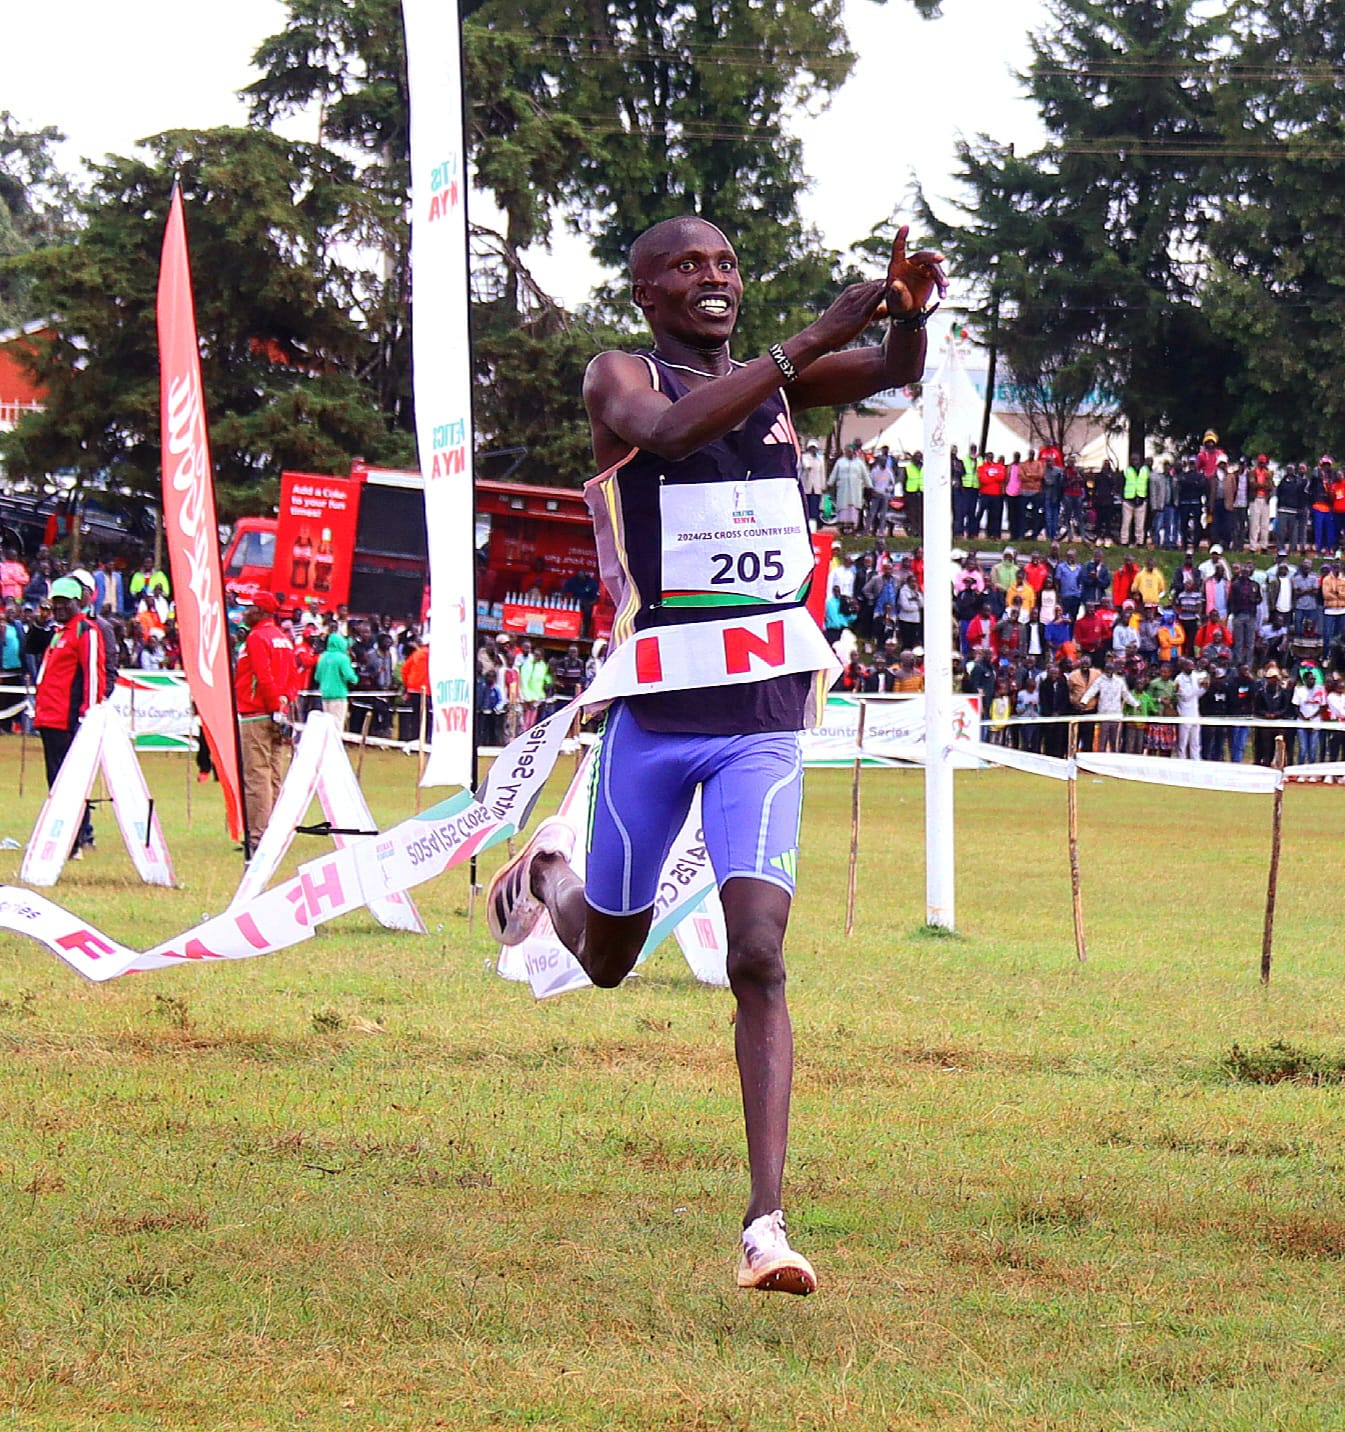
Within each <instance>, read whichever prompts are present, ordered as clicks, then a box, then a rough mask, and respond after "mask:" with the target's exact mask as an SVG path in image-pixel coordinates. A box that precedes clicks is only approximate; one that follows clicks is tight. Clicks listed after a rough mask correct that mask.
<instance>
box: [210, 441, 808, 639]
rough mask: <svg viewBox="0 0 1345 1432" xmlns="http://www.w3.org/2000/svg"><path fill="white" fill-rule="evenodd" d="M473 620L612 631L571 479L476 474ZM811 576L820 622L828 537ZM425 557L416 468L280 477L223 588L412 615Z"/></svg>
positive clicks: (534, 630) (568, 635) (487, 628)
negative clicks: (560, 483)
mask: <svg viewBox="0 0 1345 1432" xmlns="http://www.w3.org/2000/svg"><path fill="white" fill-rule="evenodd" d="M473 545H474V547H475V549H476V562H477V568H476V595H477V602H476V624H477V629H478V630H479V631H483V632H499V631H507V632H510V633H512V634H514V635H516V636H529V637H533V638H540V639H541V640H543V641H553V642H570V641H580V640H589V641H591V640H594V639H595V638H597V637H607V636H610V634H611V630H612V617H613V610H612V604H611V602H610V600H609V599H608V596H607V593H606V592H605V591H602V590H601V587H600V584H599V581H598V557H597V551H596V549H595V547H594V544H593V524H592V522H591V520H590V518H589V514H588V509H587V507H585V505H584V495H583V493H582V492H578V491H576V490H575V489H574V488H570V487H535V486H533V485H532V484H531V483H522V482H497V481H493V480H491V479H489V478H479V479H478V480H477V484H476V532H475V536H474V539H473ZM813 550H814V552H815V553H816V556H817V563H818V565H817V579H816V580H814V582H813V591H812V594H811V596H810V598H809V602H808V605H809V607H810V609H811V610H812V612H813V615H814V616H815V617H816V618H817V622H818V625H819V626H820V625H821V623H822V608H823V605H824V603H825V600H826V592H827V572H828V568H829V566H830V562H831V550H832V538H831V535H830V534H824V533H817V534H815V535H814V537H813ZM428 580H429V562H428V557H427V548H426V540H425V496H424V485H423V483H422V480H421V476H420V474H419V473H418V472H399V471H394V470H392V469H386V468H372V467H367V466H365V465H364V464H363V463H358V462H357V463H355V464H354V465H353V466H352V469H351V473H350V476H349V477H321V476H318V475H317V474H315V473H311V472H285V473H282V474H281V476H280V510H279V516H277V517H242V518H239V520H238V522H237V523H236V524H235V526H234V532H233V539H232V541H231V542H230V543H229V547H228V550H227V551H226V552H225V554H224V587H225V590H226V592H228V593H230V594H231V595H233V596H236V597H240V598H244V599H245V598H247V597H249V596H251V595H252V594H253V593H254V592H257V591H267V592H274V593H275V594H276V596H277V597H279V598H280V599H281V601H282V602H283V603H284V604H285V605H286V606H290V605H294V604H298V603H303V602H305V601H307V599H308V598H309V597H316V598H317V599H318V601H319V604H320V605H321V607H322V609H323V610H324V611H327V610H331V609H334V608H336V607H338V606H347V607H349V609H350V611H351V612H352V613H353V614H355V615H357V616H360V615H371V614H375V613H377V614H380V615H383V616H390V617H408V618H411V619H415V618H416V617H417V616H419V615H421V614H422V613H423V611H424V601H425V591H426V584H427V582H428Z"/></svg>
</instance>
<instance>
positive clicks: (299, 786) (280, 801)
mask: <svg viewBox="0 0 1345 1432" xmlns="http://www.w3.org/2000/svg"><path fill="white" fill-rule="evenodd" d="M314 796H316V797H317V799H318V805H319V806H320V807H321V809H322V813H323V815H325V816H326V817H327V823H328V824H329V825H332V826H335V827H336V829H335V830H333V831H332V840H334V841H335V842H336V847H337V849H338V850H340V849H343V848H344V847H345V846H347V845H349V844H350V843H351V842H352V841H354V840H359V839H361V837H362V836H364V837H367V836H368V835H369V834H371V833H372V834H376V833H377V830H378V827H377V826H376V825H375V824H374V818H373V816H372V815H371V814H370V812H369V804H368V802H367V801H366V800H365V799H364V792H363V791H362V790H361V789H360V783H359V781H357V780H356V779H355V772H354V771H353V770H352V769H351V766H350V757H349V756H347V755H346V748H345V746H344V745H343V744H342V742H341V731H340V728H339V727H338V726H337V724H336V722H335V721H334V720H333V719H332V717H330V716H328V715H327V713H326V712H325V711H314V712H312V713H311V714H310V715H309V717H308V720H307V721H306V722H305V723H304V728H303V734H302V735H301V736H300V737H299V744H298V746H297V747H296V748H295V752H294V758H293V759H292V760H291V761H290V768H289V770H288V771H286V772H285V780H284V783H283V784H282V785H281V787H280V794H279V796H277V798H276V803H275V807H274V808H273V810H272V811H271V819H270V821H269V822H268V823H267V826H266V830H265V831H264V832H263V833H262V837H261V839H260V840H259V841H258V843H257V849H256V851H255V852H254V853H253V856H252V859H251V860H250V861H249V862H248V867H247V869H246V870H245V871H244V872H243V878H242V880H240V881H239V883H238V889H237V890H236V891H235V892H234V897H233V899H232V900H231V901H230V902H229V909H230V910H231V911H232V910H238V909H243V908H246V906H247V905H248V904H249V903H250V902H251V901H253V900H255V899H256V898H257V896H258V895H260V894H261V892H262V891H263V890H264V889H265V888H266V885H267V882H268V881H269V880H270V879H271V877H272V876H273V875H274V874H275V872H276V871H277V870H278V869H279V867H280V862H281V861H282V860H283V859H284V858H285V852H286V851H287V850H288V849H289V848H290V844H291V842H292V841H293V840H294V836H295V833H296V828H297V827H298V825H299V822H300V821H301V820H302V819H303V818H304V813H305V812H306V811H307V810H308V807H309V806H310V805H311V804H312V801H313V797H314ZM349 831H356V832H360V833H361V834H356V835H351V834H347V833H345V832H349ZM369 909H370V911H371V912H372V914H373V916H374V918H375V919H376V920H377V921H378V923H379V924H380V925H382V926H383V927H384V929H388V930H405V931H407V932H409V933H411V934H415V935H423V934H424V933H425V924H424V921H423V920H422V919H421V918H420V912H419V911H418V910H417V909H416V906H415V902H414V901H413V900H412V899H411V897H410V896H409V895H407V894H405V893H404V892H402V891H393V892H392V893H390V894H387V895H382V896H379V897H378V898H377V899H375V900H372V901H370V903H369Z"/></svg>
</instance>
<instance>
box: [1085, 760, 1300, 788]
mask: <svg viewBox="0 0 1345 1432" xmlns="http://www.w3.org/2000/svg"><path fill="white" fill-rule="evenodd" d="M1077 760H1078V765H1079V769H1080V770H1081V771H1092V772H1093V774H1094V775H1098V776H1114V777H1116V778H1117V779H1118V780H1123V781H1148V782H1149V783H1150V784H1152V785H1156V786H1182V787H1185V788H1186V789H1188V790H1197V791H1233V792H1237V793H1241V794H1246V795H1269V794H1271V793H1272V792H1274V791H1276V790H1278V789H1279V787H1280V785H1281V782H1282V777H1281V775H1280V773H1279V771H1277V770H1275V769H1274V768H1273V767H1271V766H1233V765H1229V764H1227V763H1225V762H1222V761H1185V760H1181V761H1179V760H1177V759H1176V758H1175V757H1166V756H1128V755H1124V754H1122V753H1120V752H1102V753H1093V752H1089V751H1080V752H1079V754H1078V757H1077Z"/></svg>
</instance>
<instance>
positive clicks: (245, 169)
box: [2, 129, 412, 514]
mask: <svg viewBox="0 0 1345 1432" xmlns="http://www.w3.org/2000/svg"><path fill="white" fill-rule="evenodd" d="M146 150H147V156H146V157H143V158H135V159H113V160H111V161H110V162H108V163H107V164H104V165H102V166H100V167H99V168H98V169H97V171H96V173H95V176H94V180H93V183H92V186H91V188H90V190H89V193H88V194H87V196H85V198H84V199H83V200H82V201H81V206H80V208H81V214H82V219H83V227H82V229H81V230H80V233H79V235H78V241H77V242H72V243H67V244H64V245H58V246H52V247H48V248H44V249H38V250H35V251H33V252H31V253H30V254H28V255H27V256H26V257H24V258H23V259H21V260H20V261H19V271H20V273H21V274H22V275H23V276H24V277H25V278H26V279H27V280H28V281H29V282H30V283H31V285H32V296H33V300H34V302H36V303H37V304H39V305H40V307H41V310H42V311H43V312H45V313H48V314H51V315H53V316H54V317H55V318H56V320H57V336H56V337H55V338H53V339H52V340H50V341H49V342H48V344H47V345H46V347H45V349H44V350H43V351H42V355H41V358H42V363H41V371H40V374H39V376H40V377H41V379H42V381H43V382H44V384H45V385H46V386H47V388H48V390H49V397H48V400H47V405H46V407H45V409H44V410H43V411H42V412H40V413H35V414H31V415H29V416H27V417H25V419H24V420H23V421H22V422H21V423H20V424H19V426H18V427H17V428H16V429H15V431H14V432H13V433H11V434H9V435H8V436H7V438H6V439H5V440H4V445H3V449H2V451H3V455H4V460H5V464H6V466H7V467H8V468H9V470H10V471H12V472H14V473H16V474H18V475H26V476H38V475H40V474H43V473H48V472H54V471H58V470H67V471H73V472H74V473H75V474H76V475H77V476H78V477H79V478H81V479H85V480H87V479H88V478H89V477H90V476H92V475H93V474H95V473H97V474H100V475H102V476H103V477H105V478H106V480H107V481H108V482H109V483H110V484H111V485H112V487H113V488H114V489H115V488H126V489H129V490H131V491H133V492H136V491H138V492H141V493H146V494H151V493H154V492H156V491H157V487H158V481H159V462H160V459H159V386H158V385H159V368H158V345H157V332H156V325H155V293H156V288H157V282H158V269H159V254H160V249H161V246H162V242H163V231H164V224H165V222H166V218H167V212H168V203H169V198H170V194H171V190H172V184H173V180H174V178H175V177H176V178H177V179H178V180H179V182H180V183H181V185H182V189H183V195H184V199H185V202H186V207H187V215H188V220H187V222H188V242H189V245H190V250H191V258H192V272H193V286H194V289H195V297H196V321H197V328H198V332H199V336H200V344H201V361H202V371H203V376H204V381H205V386H206V394H207V404H208V412H209V418H210V427H211V440H212V451H213V456H214V459H215V465H216V471H217V474H218V478H219V482H220V507H221V509H222V511H223V512H224V513H226V514H227V513H228V512H229V510H230V509H231V507H234V506H236V505H237V504H240V503H246V504H254V505H255V500H256V498H255V491H256V487H257V484H258V482H259V481H266V482H267V483H269V486H268V487H267V488H265V489H263V491H265V492H273V490H274V485H275V483H274V480H275V479H276V478H278V475H279V472H280V469H281V468H282V467H286V466H292V467H302V468H308V469H311V470H315V471H319V472H323V471H326V472H333V471H340V470H344V469H346V468H348V466H349V461H350V458H351V457H352V456H361V455H362V456H364V457H366V458H368V459H369V460H370V461H383V462H396V461H405V460H407V459H409V458H410V456H411V451H412V450H411V447H410V444H409V442H408V441H407V440H406V439H405V437H404V436H403V435H401V434H399V433H397V432H396V431H395V429H393V428H392V427H391V426H390V424H389V423H388V421H387V419H386V417H385V415H384V414H383V413H382V412H381V411H380V410H379V408H378V406H377V404H376V403H375V402H373V401H372V400H371V398H370V395H369V394H368V392H367V391H366V389H365V387H364V386H363V383H362V381H361V375H362V371H363V370H364V368H365V367H366V365H367V364H368V362H369V361H370V339H369V336H368V334H367V332H366V330H365V329H364V328H363V327H362V326H361V325H360V323H359V322H357V320H356V318H355V317H354V316H352V306H353V301H352V291H353V290H354V289H355V288H356V287H357V286H358V283H359V278H358V275H353V274H352V271H351V269H350V267H349V252H348V245H349V242H350V239H351V237H352V235H355V234H358V233H359V232H360V231H361V228H362V226H363V224H364V222H365V208H366V202H367V201H366V194H365V191H364V189H363V188H362V186H361V185H360V184H358V183H357V182H355V175H354V173H353V171H352V170H351V168H350V166H349V165H347V164H345V163H344V162H343V161H341V160H339V159H338V158H337V157H336V156H334V155H332V154H331V153H330V152H329V151H323V150H319V149H315V148H314V147H313V146H306V145H300V144H295V143H292V142H290V141H288V140H284V139H281V138H279V137H278V136H276V135H274V134H271V133H269V132H267V131H266V130H258V129H222V130H209V131H205V132H192V131H177V132H174V133H170V134H164V135H160V136H157V137H156V138H155V139H153V140H151V141H149V142H148V143H147V145H146Z"/></svg>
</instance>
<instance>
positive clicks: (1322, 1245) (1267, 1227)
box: [1253, 1218, 1345, 1259]
mask: <svg viewBox="0 0 1345 1432" xmlns="http://www.w3.org/2000/svg"><path fill="white" fill-rule="evenodd" d="M1253 1232H1254V1236H1255V1238H1256V1239H1257V1241H1258V1242H1264V1243H1266V1244H1268V1245H1269V1247H1271V1248H1272V1249H1273V1250H1274V1251H1275V1252H1276V1253H1278V1254H1279V1255H1280V1256H1281V1257H1282V1258H1330V1259H1335V1258H1345V1222H1342V1221H1341V1220H1340V1219H1338V1218H1279V1219H1267V1220H1264V1221H1263V1222H1262V1223H1260V1224H1259V1225H1257V1227H1256V1228H1255V1229H1254V1230H1253Z"/></svg>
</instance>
